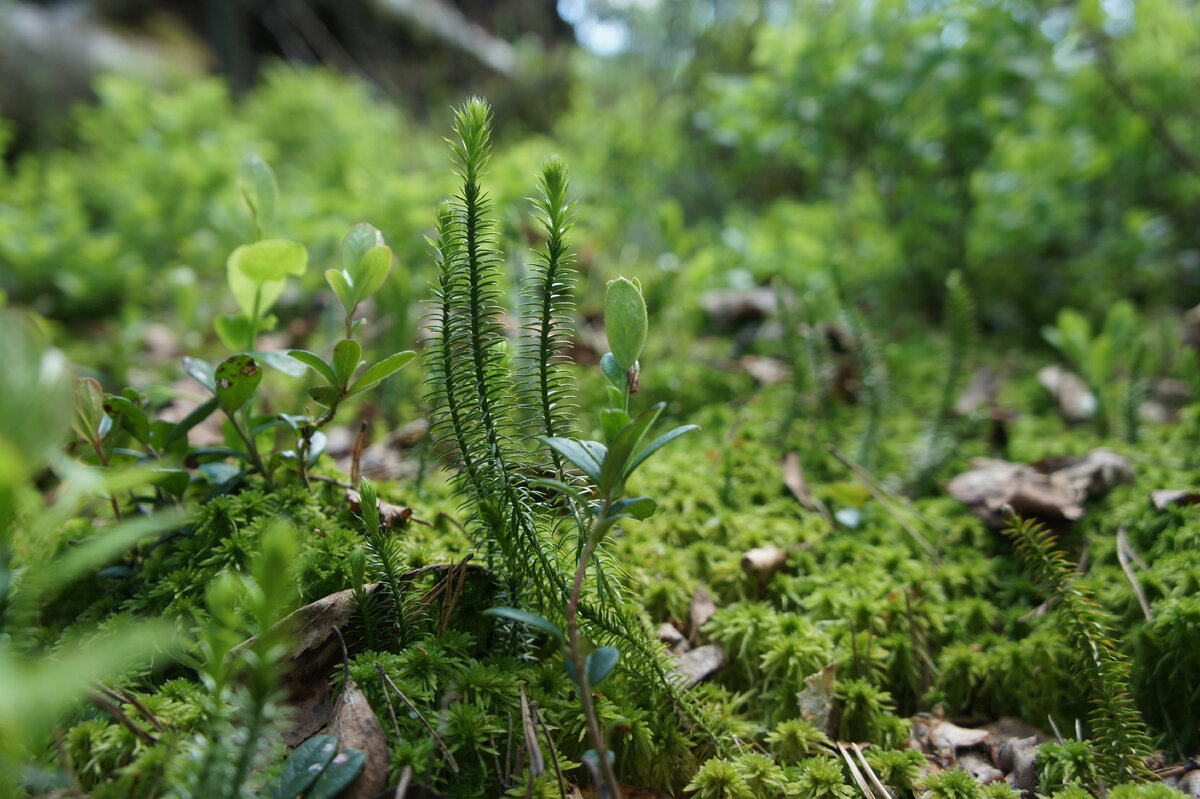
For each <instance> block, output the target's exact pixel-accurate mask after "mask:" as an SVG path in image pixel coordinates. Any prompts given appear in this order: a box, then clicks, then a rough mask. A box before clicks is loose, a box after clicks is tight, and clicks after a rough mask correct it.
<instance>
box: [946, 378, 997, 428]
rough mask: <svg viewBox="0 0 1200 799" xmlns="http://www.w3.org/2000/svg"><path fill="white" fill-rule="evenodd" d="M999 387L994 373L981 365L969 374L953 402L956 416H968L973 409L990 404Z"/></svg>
mask: <svg viewBox="0 0 1200 799" xmlns="http://www.w3.org/2000/svg"><path fill="white" fill-rule="evenodd" d="M998 389H999V385H998V382H997V380H996V373H995V372H993V371H992V370H991V369H989V368H988V367H986V366H981V367H979V368H978V369H976V370H975V373H974V374H972V375H971V379H970V380H968V381H967V386H966V388H964V389H963V392H962V394H960V395H959V397H958V400H957V401H956V402H955V403H954V414H955V415H956V416H970V415H971V414H973V413H975V411H977V410H979V409H981V408H984V407H987V406H990V405H992V404H993V403H994V402H995V401H996V392H997V390H998Z"/></svg>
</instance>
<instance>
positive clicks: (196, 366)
mask: <svg viewBox="0 0 1200 799" xmlns="http://www.w3.org/2000/svg"><path fill="white" fill-rule="evenodd" d="M183 371H185V372H187V373H188V374H189V375H191V377H192V379H194V380H195V381H196V382H197V383H199V384H200V385H202V386H204V387H205V388H207V389H208V390H209V391H216V390H217V379H216V377H215V376H214V374H213V367H212V364H211V363H209V362H208V361H205V360H201V359H200V358H184V359H183Z"/></svg>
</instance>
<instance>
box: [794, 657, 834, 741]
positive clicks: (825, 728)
mask: <svg viewBox="0 0 1200 799" xmlns="http://www.w3.org/2000/svg"><path fill="white" fill-rule="evenodd" d="M835 665H837V664H835V663H830V664H829V665H828V666H826V667H825V668H823V669H821V670H820V671H818V672H817V673H816V674H810V675H809V676H807V677H805V678H804V690H803V691H801V692H800V693H798V694H796V701H797V702H799V703H800V717H801V718H802V719H804V720H805V721H807V722H808V723H809V724H811V725H813V726H814V727H816V728H817V729H818V730H821V731H822V732H824V733H825V734H826V735H828V736H829V737H830V738H831V739H833V740H836V739H837V728H838V718H837V714H836V713H835V712H834V709H835V708H834V699H835V698H836V691H837V680H836V678H835V677H834V673H833V670H834V666H835Z"/></svg>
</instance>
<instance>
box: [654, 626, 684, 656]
mask: <svg viewBox="0 0 1200 799" xmlns="http://www.w3.org/2000/svg"><path fill="white" fill-rule="evenodd" d="M658 640H660V641H662V642H663V643H664V644H666V645H667V651H668V652H670V653H671V654H672V655H682V654H683V653H684V652H686V651H688V650H689V649H691V646H692V645H691V644H689V643H688V640H687V637H686V636H684V634H683V633H681V632H679V630H677V629H676V628H675V625H674V624H669V623H667V622H665V621H664V622H663V623H662V624H660V625H658Z"/></svg>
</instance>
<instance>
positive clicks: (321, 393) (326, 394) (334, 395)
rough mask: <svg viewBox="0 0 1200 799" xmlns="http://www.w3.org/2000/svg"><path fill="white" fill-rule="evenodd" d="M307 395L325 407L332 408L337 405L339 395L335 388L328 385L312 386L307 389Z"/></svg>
mask: <svg viewBox="0 0 1200 799" xmlns="http://www.w3.org/2000/svg"><path fill="white" fill-rule="evenodd" d="M308 396H310V397H312V398H313V399H314V400H316V401H317V402H318V403H319V404H321V405H324V406H325V407H326V408H332V407H334V406H335V405H337V404H338V399H339V398H340V397H341V395H340V394H338V390H337V389H336V388H331V387H329V386H314V387H313V388H310V389H309V390H308Z"/></svg>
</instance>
